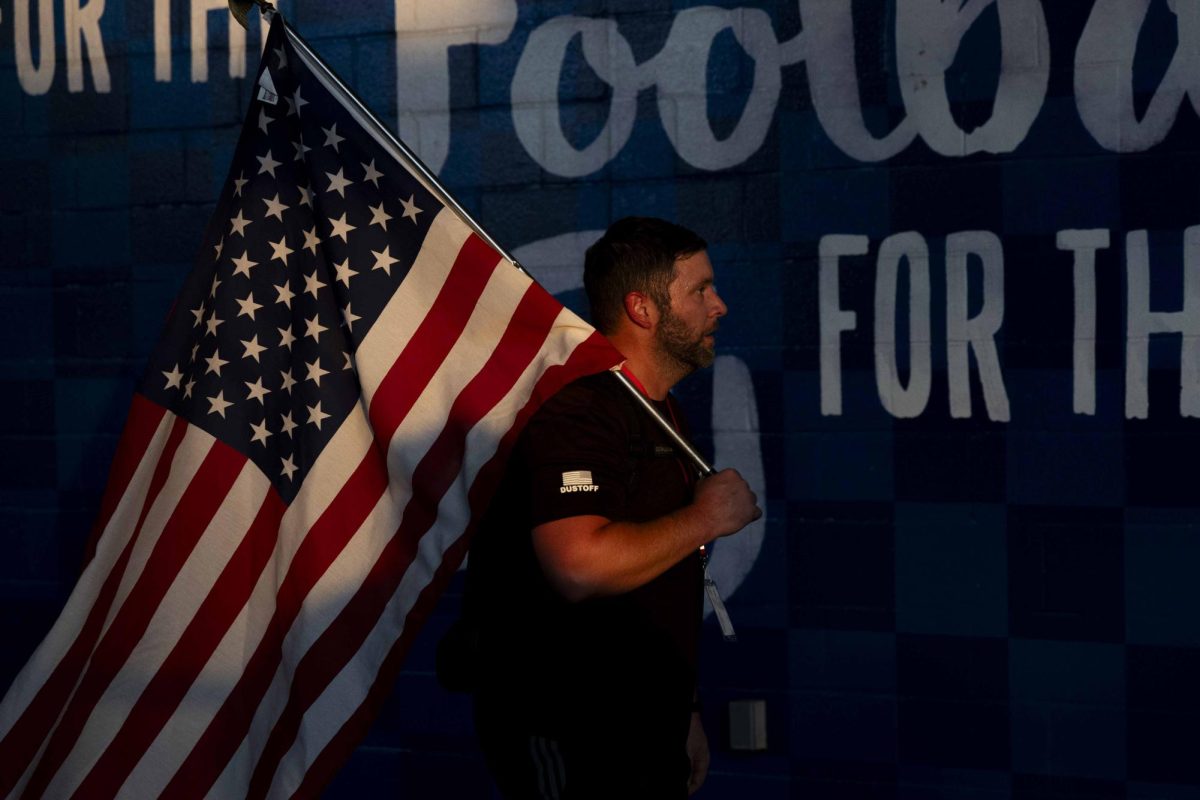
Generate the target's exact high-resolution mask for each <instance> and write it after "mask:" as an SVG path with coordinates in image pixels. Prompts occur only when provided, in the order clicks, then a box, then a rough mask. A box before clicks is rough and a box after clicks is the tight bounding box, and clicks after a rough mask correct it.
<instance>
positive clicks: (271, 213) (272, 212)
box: [263, 192, 291, 222]
mask: <svg viewBox="0 0 1200 800" xmlns="http://www.w3.org/2000/svg"><path fill="white" fill-rule="evenodd" d="M263 202H264V203H265V204H266V206H267V210H266V211H265V212H264V213H263V219H266V218H267V217H274V218H275V219H277V220H279V221H280V222H283V212H284V211H286V210H288V209H289V208H291V206H288V205H284V204H283V203H281V202H279V192H276V193H275V197H274V198H272V199H269V200H266V199H264V200H263Z"/></svg>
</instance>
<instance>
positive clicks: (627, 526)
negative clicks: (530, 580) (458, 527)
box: [533, 504, 718, 602]
mask: <svg viewBox="0 0 1200 800" xmlns="http://www.w3.org/2000/svg"><path fill="white" fill-rule="evenodd" d="M571 523H574V524H573V525H571ZM568 526H569V527H568ZM717 535H718V532H717V530H716V528H715V527H714V525H713V524H712V520H711V518H709V517H708V516H707V515H706V514H704V513H703V510H702V509H701V508H699V507H697V506H696V505H694V504H693V505H688V506H684V507H683V508H681V509H678V510H677V511H673V512H671V513H670V514H667V515H665V516H662V517H659V518H658V519H655V520H651V521H649V522H611V521H609V520H606V519H604V518H603V517H576V518H573V519H571V520H559V521H557V522H554V523H550V524H548V525H543V526H539V527H538V528H536V529H535V530H534V533H533V536H534V550H535V552H536V553H537V555H538V560H539V561H540V562H541V565H542V569H543V571H544V572H545V573H546V575H547V577H548V578H549V579H550V582H551V583H552V584H553V585H554V587H555V588H556V589H557V590H558V591H559V593H561V594H562V595H563V596H564V597H566V598H567V599H568V600H570V601H572V602H577V601H579V600H584V599H586V598H589V597H598V596H604V595H611V594H621V593H622V592H628V591H630V590H632V589H636V588H637V587H639V586H642V585H644V584H646V583H649V582H650V581H652V580H654V579H655V578H657V577H658V576H659V575H661V574H662V573H664V572H666V571H667V570H668V569H670V568H671V567H673V566H675V565H676V564H678V563H679V562H680V561H682V560H683V559H684V558H686V557H687V556H688V555H689V554H691V553H693V552H695V551H696V550H697V549H698V548H699V547H700V546H701V545H703V544H705V543H707V542H710V541H712V540H713V539H715V538H716V537H717ZM568 537H569V542H565V541H564V540H566V539H567V538H568ZM564 544H569V546H563V545H564Z"/></svg>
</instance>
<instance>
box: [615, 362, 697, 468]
mask: <svg viewBox="0 0 1200 800" xmlns="http://www.w3.org/2000/svg"><path fill="white" fill-rule="evenodd" d="M621 374H622V375H624V376H625V377H626V378H629V381H630V383H632V384H633V385H634V386H636V387H637V390H638V391H639V392H641V393H642V396H643V397H645V398H646V399H647V400H649V401H650V402H652V403H653V402H654V399H653V398H652V397H650V393H649V392H647V391H646V387H645V386H644V385H642V382H641V381H640V380H638V376H637V375H634V374H633V372H632V371H630V369H629V367H628V366H627V365H626V364H622V365H621ZM665 402H666V406H667V413H668V414H670V415H671V426H672V427H674V428H675V431H676V433H679V434H682V433H683V428H682V427H681V426H680V424H679V419H678V418H677V417H676V416H675V406H674V405H673V404H672V403H671V401H670V400H669V399H668V400H666V401H665ZM675 463H676V464H678V465H679V471H680V472H682V473H683V480H684V483H686V484H687V485H688V486H691V485H692V484H693V483H694V482H695V480H696V478H695V476H694V475H692V473H691V472H690V471H688V468H687V466H686V465H685V464H684V463H683V459H682V458H680V456H679V453H678V451H677V452H676V454H675Z"/></svg>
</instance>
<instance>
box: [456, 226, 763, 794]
mask: <svg viewBox="0 0 1200 800" xmlns="http://www.w3.org/2000/svg"><path fill="white" fill-rule="evenodd" d="M705 248H706V245H705V242H704V240H703V239H701V238H700V237H699V236H697V235H696V234H695V233H693V232H691V231H689V230H687V229H685V228H681V227H680V226H678V225H673V224H671V223H669V222H665V221H663V220H658V219H649V218H626V219H623V220H618V221H617V222H615V223H613V225H612V226H611V227H610V228H609V229H608V231H607V232H606V233H605V234H604V236H603V237H601V238H600V240H599V241H598V242H596V243H595V244H593V245H592V246H591V247H590V248H589V249H588V251H587V258H586V260H585V266H584V285H585V287H586V289H587V293H588V299H589V301H590V303H591V309H592V319H593V320H594V321H595V322H596V325H597V326H598V327H599V328H600V330H602V331H603V332H604V333H605V334H606V335H607V336H608V337H610V339H611V340H612V342H613V344H614V345H616V346H617V347H618V348H619V349H620V350H621V352H622V353H623V354H624V355H625V356H626V357H627V360H626V361H625V363H624V365H623V366H622V372H623V373H624V375H625V377H626V378H628V379H629V381H630V382H632V383H633V384H634V385H635V386H636V387H637V388H638V390H639V391H640V392H641V393H642V394H643V395H644V396H645V397H646V398H647V399H648V400H649V401H650V402H651V403H653V404H654V405H655V406H656V407H657V408H658V409H659V411H660V412H661V414H662V415H663V416H664V417H666V418H668V419H670V420H672V421H673V424H674V426H675V427H676V428H677V429H678V428H680V427H681V426H682V424H683V417H682V413H681V411H680V409H679V408H678V406H677V405H676V404H675V403H674V401H673V400H672V399H671V398H670V396H669V394H668V392H669V390H670V388H671V387H672V386H673V385H675V384H676V383H677V382H678V381H680V380H681V379H682V378H684V377H686V376H687V375H689V374H691V373H692V372H693V371H694V370H696V369H698V368H701V367H707V366H709V365H710V364H712V361H713V358H714V351H713V347H714V344H715V340H714V334H715V333H716V330H717V325H718V320H719V319H720V318H721V317H723V316H724V315H725V311H726V309H725V304H724V303H723V302H722V300H721V298H720V296H719V295H718V294H717V290H716V287H715V286H714V283H713V269H712V264H711V263H709V260H708V255H707V254H706V252H705ZM680 432H681V433H682V432H683V431H680ZM760 515H761V511H760V510H759V508H758V507H757V505H756V498H755V496H754V493H753V492H751V490H750V488H749V486H747V484H746V482H745V480H743V479H742V477H741V476H740V475H738V474H737V472H735V471H734V470H725V471H722V472H719V473H716V474H715V475H713V476H711V477H707V478H704V479H703V480H701V481H699V482H698V483H697V482H696V480H695V474H694V473H693V472H692V470H691V465H690V463H688V462H687V461H686V459H685V457H684V453H683V452H681V451H680V449H679V446H678V443H676V442H673V441H672V439H671V438H670V437H668V436H667V435H665V433H664V431H662V430H660V429H659V428H658V427H657V426H655V425H654V424H653V423H652V422H651V419H650V417H649V416H648V415H647V414H646V412H645V410H644V409H643V408H641V407H640V406H639V404H638V402H637V401H636V400H635V399H634V398H633V397H631V396H630V395H629V394H628V393H627V392H626V391H625V389H624V387H623V386H621V384H620V382H619V381H618V379H617V377H616V376H614V375H611V374H599V375H592V376H588V377H585V378H582V379H580V380H577V381H575V382H574V383H572V384H571V385H570V386H568V387H566V388H565V389H563V390H562V391H561V392H559V393H558V394H557V395H556V396H555V397H554V398H553V399H551V400H550V401H549V402H547V403H546V404H545V405H544V406H543V407H542V408H541V409H540V410H539V411H538V412H537V414H535V415H534V417H533V419H532V420H531V421H530V423H529V425H528V426H527V427H526V429H525V431H524V432H523V434H522V435H521V437H520V439H519V441H518V444H517V447H516V448H515V450H514V453H513V457H512V460H511V462H510V465H509V469H508V470H507V472H506V476H505V480H504V482H503V483H502V484H501V487H500V490H499V491H498V492H497V493H496V498H495V500H494V501H493V504H492V507H491V509H490V510H489V511H488V513H487V515H486V516H485V518H484V520H483V522H482V523H481V524H480V532H479V536H478V538H477V539H476V541H475V544H474V545H473V546H472V549H471V560H470V566H469V571H468V582H467V590H466V595H465V597H464V608H463V615H464V620H465V621H466V624H467V625H468V626H474V629H475V630H477V632H478V633H477V634H476V635H475V636H476V638H477V641H478V653H477V655H475V656H474V658H475V659H476V660H477V664H476V668H477V670H478V675H477V677H476V680H475V681H474V683H475V687H474V688H475V722H476V729H477V732H478V734H479V740H480V744H481V746H482V748H483V750H484V753H485V754H486V756H487V758H488V764H489V766H490V768H491V770H492V772H493V775H494V776H495V778H496V782H497V784H498V785H499V786H500V790H501V791H502V792H503V793H504V796H505V797H507V798H513V799H514V800H516V798H546V799H547V800H552V799H555V798H572V799H573V800H588V799H590V798H595V799H596V800H600V799H601V798H614V797H620V798H629V799H631V800H634V799H636V800H642V799H644V800H666V799H667V798H681V797H684V796H686V795H687V794H688V793H689V790H690V791H694V790H695V789H696V788H698V787H699V785H700V783H702V782H703V780H704V776H705V773H706V770H707V762H708V752H707V742H706V739H705V736H704V732H703V729H702V727H701V725H700V715H699V713H698V712H699V708H698V707H697V706H696V664H697V649H698V647H697V646H698V638H699V628H700V620H701V610H702V606H701V597H702V594H701V586H702V582H703V574H704V566H703V559H702V557H701V554H700V548H701V547H703V546H704V545H706V544H708V543H710V542H712V541H713V540H714V539H716V538H718V537H721V536H728V535H730V534H733V533H736V532H738V531H740V530H741V529H742V528H743V527H745V526H746V525H748V524H749V523H750V522H752V521H753V520H755V519H757V518H758V517H759V516H760ZM717 602H718V603H719V600H718V601H717ZM468 629H469V628H468Z"/></svg>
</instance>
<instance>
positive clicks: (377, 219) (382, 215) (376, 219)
mask: <svg viewBox="0 0 1200 800" xmlns="http://www.w3.org/2000/svg"><path fill="white" fill-rule="evenodd" d="M369 208H370V209H371V224H372V225H378V226H379V227H381V228H383V229H384V230H385V231H386V230H387V221H388V220H389V219H391V218H392V215H391V214H389V213H387V212H386V211H384V210H383V203H382V202H380V203H379V205H377V206H369Z"/></svg>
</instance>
